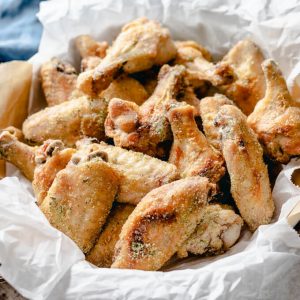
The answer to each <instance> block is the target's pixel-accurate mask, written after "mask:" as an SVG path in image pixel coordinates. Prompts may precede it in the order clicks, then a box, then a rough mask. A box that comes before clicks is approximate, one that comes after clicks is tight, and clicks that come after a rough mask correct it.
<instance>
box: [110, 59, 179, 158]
mask: <svg viewBox="0 0 300 300" xmlns="http://www.w3.org/2000/svg"><path fill="white" fill-rule="evenodd" d="M184 71H185V69H184V67H183V66H174V67H170V66H168V65H164V66H163V67H162V68H161V70H160V72H159V79H158V85H157V87H156V88H155V91H154V93H153V94H152V96H151V97H150V98H149V99H148V100H146V101H145V102H144V103H143V104H142V105H141V106H140V107H139V106H138V105H136V104H134V103H132V102H128V101H123V100H122V99H112V100H111V101H110V103H109V107H108V116H107V118H106V121H105V133H106V135H107V136H109V137H111V138H113V139H114V143H115V145H116V146H120V147H123V148H127V149H131V150H135V151H139V152H143V153H146V154H149V155H151V156H157V157H163V156H164V155H165V149H164V148H163V147H162V145H161V143H163V142H165V141H167V140H171V131H170V124H169V122H168V119H167V112H168V110H169V108H170V107H171V106H173V105H176V103H177V102H176V100H174V99H175V98H176V96H177V94H178V92H179V91H180V89H181V88H182V79H183V74H184ZM177 104H178V105H180V103H179V102H178V103H177Z"/></svg>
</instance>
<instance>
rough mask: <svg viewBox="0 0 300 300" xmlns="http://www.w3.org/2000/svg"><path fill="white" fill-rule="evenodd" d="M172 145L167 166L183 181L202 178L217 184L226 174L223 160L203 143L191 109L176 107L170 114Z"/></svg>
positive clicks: (206, 143)
mask: <svg viewBox="0 0 300 300" xmlns="http://www.w3.org/2000/svg"><path fill="white" fill-rule="evenodd" d="M169 122H170V124H171V128H172V132H173V136H174V141H173V145H172V148H171V152H170V156H169V162H170V163H172V164H174V165H175V166H176V167H177V169H178V171H179V172H180V175H181V176H182V177H189V176H196V175H199V176H205V177H207V178H209V180H210V181H212V182H218V181H219V180H220V179H221V177H223V175H224V174H225V168H224V159H223V157H222V155H221V153H219V151H217V150H216V149H214V148H213V147H212V146H211V145H210V144H209V142H208V141H207V140H206V138H205V136H204V134H203V133H202V132H201V131H200V130H199V129H198V127H197V124H196V122H195V119H194V114H193V107H192V106H190V105H185V106H181V107H175V108H173V109H171V110H170V112H169Z"/></svg>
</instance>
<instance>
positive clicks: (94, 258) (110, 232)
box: [86, 204, 135, 268]
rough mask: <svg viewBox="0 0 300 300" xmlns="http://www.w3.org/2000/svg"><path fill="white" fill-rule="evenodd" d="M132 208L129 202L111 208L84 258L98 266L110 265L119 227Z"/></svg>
mask: <svg viewBox="0 0 300 300" xmlns="http://www.w3.org/2000/svg"><path fill="white" fill-rule="evenodd" d="M134 208H135V206H133V205H129V204H117V205H116V206H115V207H113V208H112V210H111V212H110V214H109V216H108V218H107V221H106V223H105V225H104V229H103V231H102V232H101V234H100V236H99V238H98V240H97V242H96V244H95V246H94V247H93V248H92V250H91V251H90V252H89V254H88V255H87V256H86V260H88V261H89V262H91V263H92V264H94V265H96V266H97V267H100V268H109V267H110V266H111V264H112V262H113V256H114V250H115V245H116V243H117V241H118V240H119V235H120V232H121V229H122V227H123V225H124V223H125V222H126V220H127V219H128V217H129V215H130V214H131V213H132V211H133V210H134Z"/></svg>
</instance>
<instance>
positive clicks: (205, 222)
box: [177, 204, 244, 257]
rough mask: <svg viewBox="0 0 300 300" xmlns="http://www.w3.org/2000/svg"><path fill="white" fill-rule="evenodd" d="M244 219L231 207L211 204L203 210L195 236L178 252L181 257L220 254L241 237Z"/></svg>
mask: <svg viewBox="0 0 300 300" xmlns="http://www.w3.org/2000/svg"><path fill="white" fill-rule="evenodd" d="M243 224H244V222H243V219H242V218H241V217H240V216H239V215H238V214H236V213H235V212H234V211H233V209H232V208H231V207H230V206H226V205H220V204H211V205H208V206H206V207H205V208H204V209H203V213H202V218H201V221H200V223H199V224H198V225H197V227H196V230H195V231H194V232H193V234H192V235H191V236H190V237H189V238H188V239H187V240H186V241H185V242H184V243H183V245H182V246H181V248H180V249H179V250H178V251H177V255H178V256H179V257H186V256H188V253H192V254H196V255H202V254H210V255H212V254H214V255H215V254H220V253H223V252H225V251H226V250H228V249H229V248H230V247H232V246H233V245H234V244H235V243H236V242H237V240H238V239H239V237H240V234H241V230H242V226H243Z"/></svg>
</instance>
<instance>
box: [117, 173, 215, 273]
mask: <svg viewBox="0 0 300 300" xmlns="http://www.w3.org/2000/svg"><path fill="white" fill-rule="evenodd" d="M214 189H215V185H214V184H211V183H209V181H208V179H207V178H204V177H199V176H196V177H189V178H185V179H181V180H178V181H174V182H172V183H169V184H166V185H164V186H162V187H159V188H157V189H154V190H152V191H151V192H150V193H148V194H147V195H146V196H145V197H144V198H143V199H142V201H141V202H140V203H139V204H138V205H137V206H136V208H135V209H134V211H133V213H132V214H131V215H130V216H129V218H128V220H127V221H126V223H125V224H124V226H123V228H122V231H121V234H120V240H119V241H118V242H117V245H116V250H115V260H114V263H113V264H112V268H122V269H139V270H149V271H150V270H158V269H160V268H161V267H162V266H163V264H164V263H165V262H166V261H167V260H168V259H170V258H171V256H172V255H173V254H174V253H176V251H177V250H178V249H179V247H180V246H181V245H182V244H183V242H184V241H185V240H186V239H187V238H188V237H189V236H190V235H191V234H192V233H193V232H194V231H195V228H196V226H197V224H198V223H199V222H200V219H201V212H202V210H203V209H204V207H205V206H206V205H207V202H208V200H209V199H210V197H211V194H212V193H213V192H214Z"/></svg>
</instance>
